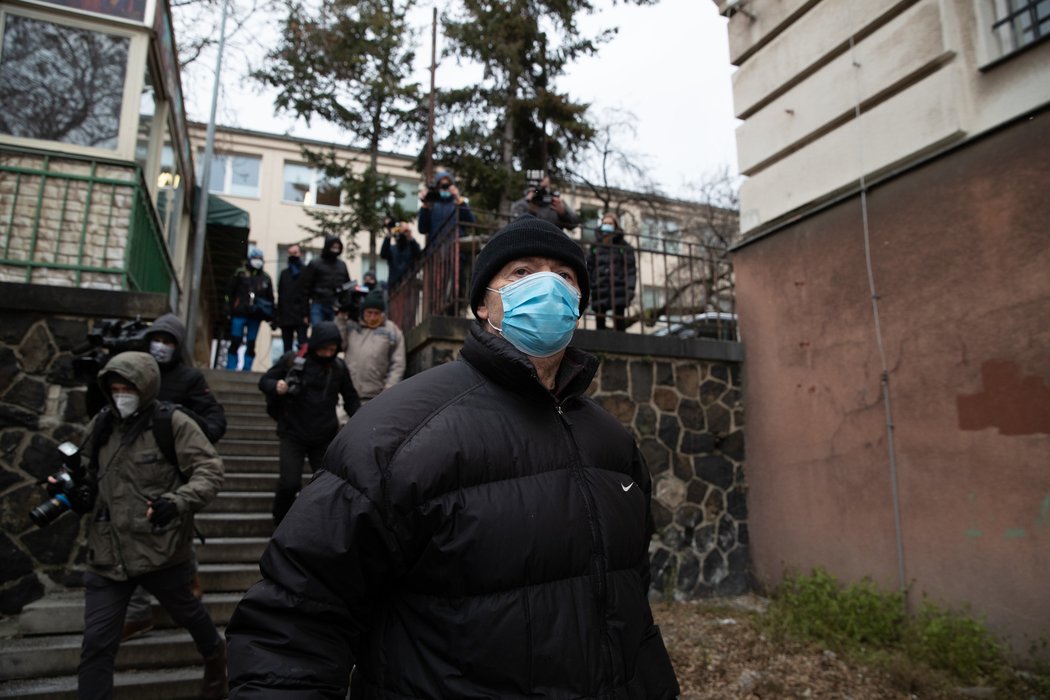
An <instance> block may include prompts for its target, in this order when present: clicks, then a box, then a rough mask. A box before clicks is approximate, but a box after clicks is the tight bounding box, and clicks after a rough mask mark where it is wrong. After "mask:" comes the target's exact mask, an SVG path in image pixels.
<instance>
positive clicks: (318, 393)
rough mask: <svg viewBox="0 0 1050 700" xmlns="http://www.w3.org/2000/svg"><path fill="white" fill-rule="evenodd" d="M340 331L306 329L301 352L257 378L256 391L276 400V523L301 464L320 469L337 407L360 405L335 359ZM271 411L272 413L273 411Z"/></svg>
mask: <svg viewBox="0 0 1050 700" xmlns="http://www.w3.org/2000/svg"><path fill="white" fill-rule="evenodd" d="M340 344H341V343H340V337H339V329H338V328H337V327H336V325H335V324H334V323H329V322H323V323H319V324H317V325H316V326H314V327H313V328H312V329H311V330H310V340H309V342H308V343H307V345H306V347H305V348H300V350H299V353H291V352H288V353H285V354H284V355H283V356H282V357H281V359H280V360H278V361H277V363H276V364H274V366H273V367H271V368H270V370H269V371H268V372H267V373H266V374H264V375H263V376H262V379H260V380H259V390H260V391H262V392H263V393H264V394H266V395H267V397H268V398H269V400H270V401H273V402H276V404H277V435H278V436H279V437H280V439H281V448H280V449H281V451H280V478H279V480H278V483H277V491H276V493H275V494H274V498H273V521H274V525H279V524H280V522H281V520H283V519H284V516H285V514H286V513H287V512H288V509H289V508H291V507H292V503H293V502H294V501H295V495H296V494H297V493H298V492H299V487H300V486H301V484H302V473H303V463H304V462H305V460H306V459H307V458H309V460H310V469H311V471H316V470H318V469H320V468H321V460H322V459H323V458H324V453H325V450H327V449H328V443H330V442H331V441H332V439H333V438H334V437H335V435H336V433H337V432H339V419H338V418H337V417H336V405H337V403H338V402H339V397H340V396H342V397H343V409H344V410H345V411H346V413H347V415H348V416H353V415H354V412H355V411H357V409H358V408H359V407H360V405H361V402H360V400H359V399H358V396H357V392H356V391H354V385H353V383H352V382H351V381H350V372H349V371H348V370H347V368H346V363H344V362H343V361H342V360H341V359H339V358H338V357H336V353H338V352H339V349H340ZM271 415H272V414H271Z"/></svg>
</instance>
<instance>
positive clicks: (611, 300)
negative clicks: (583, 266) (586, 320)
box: [587, 214, 638, 331]
mask: <svg viewBox="0 0 1050 700" xmlns="http://www.w3.org/2000/svg"><path fill="white" fill-rule="evenodd" d="M595 236H596V239H597V240H596V242H595V243H594V244H593V245H591V250H590V253H589V254H588V255H587V273H588V274H589V275H590V278H591V290H592V291H591V308H592V309H593V310H594V320H595V325H596V327H597V329H598V330H605V317H606V315H607V314H608V313H609V311H612V312H613V328H615V329H616V330H618V331H625V330H627V316H626V312H627V307H628V306H630V305H631V302H632V301H633V300H634V288H635V286H636V285H637V283H638V261H637V259H636V258H635V255H634V248H633V247H632V246H631V244H630V243H628V242H627V239H626V238H624V234H623V229H621V228H620V223H619V220H617V218H616V216H615V215H613V214H605V215H604V216H603V217H602V221H601V223H600V224H599V225H598V230H597V231H596V232H595Z"/></svg>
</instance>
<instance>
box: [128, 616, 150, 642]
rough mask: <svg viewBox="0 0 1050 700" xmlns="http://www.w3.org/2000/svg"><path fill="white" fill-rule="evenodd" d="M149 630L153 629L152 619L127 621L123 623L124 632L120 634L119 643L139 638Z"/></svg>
mask: <svg viewBox="0 0 1050 700" xmlns="http://www.w3.org/2000/svg"><path fill="white" fill-rule="evenodd" d="M151 629H153V618H152V617H147V618H145V619H143V620H128V621H127V622H125V623H124V630H123V631H122V632H121V633H120V641H122V642H126V641H127V640H129V639H132V638H133V637H139V636H141V635H143V634H146V633H147V632H149V631H150V630H151Z"/></svg>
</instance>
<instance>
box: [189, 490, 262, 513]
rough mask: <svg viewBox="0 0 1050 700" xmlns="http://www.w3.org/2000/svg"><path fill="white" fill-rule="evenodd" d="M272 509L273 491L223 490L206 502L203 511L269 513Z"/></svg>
mask: <svg viewBox="0 0 1050 700" xmlns="http://www.w3.org/2000/svg"><path fill="white" fill-rule="evenodd" d="M272 511H273V493H267V492H265V491H226V490H223V491H221V492H220V493H219V495H218V496H216V497H215V500H214V501H212V502H211V503H209V504H208V507H207V508H205V509H204V510H203V511H202V512H204V513H270V512H272Z"/></svg>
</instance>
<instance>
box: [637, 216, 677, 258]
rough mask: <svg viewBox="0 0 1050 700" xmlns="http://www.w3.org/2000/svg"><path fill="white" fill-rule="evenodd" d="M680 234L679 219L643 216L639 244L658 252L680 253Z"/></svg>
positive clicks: (644, 248)
mask: <svg viewBox="0 0 1050 700" xmlns="http://www.w3.org/2000/svg"><path fill="white" fill-rule="evenodd" d="M680 235H681V231H679V230H678V222H677V221H675V220H673V219H658V218H652V217H648V216H643V217H642V232H641V237H640V240H639V246H640V247H641V248H642V250H652V251H654V252H657V253H678V248H679V243H678V241H679V237H680Z"/></svg>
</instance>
